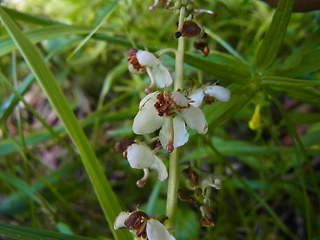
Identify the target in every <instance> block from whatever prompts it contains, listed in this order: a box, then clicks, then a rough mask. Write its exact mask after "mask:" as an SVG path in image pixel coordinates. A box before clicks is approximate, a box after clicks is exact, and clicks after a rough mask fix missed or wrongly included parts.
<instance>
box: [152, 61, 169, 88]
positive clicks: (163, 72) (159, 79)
mask: <svg viewBox="0 0 320 240" xmlns="http://www.w3.org/2000/svg"><path fill="white" fill-rule="evenodd" d="M151 71H152V73H153V75H154V77H155V80H156V83H157V86H158V87H159V88H164V87H169V86H170V85H171V84H172V78H171V75H170V73H169V71H168V69H167V68H166V67H165V66H163V65H162V64H160V65H159V66H156V67H153V68H152V70H151Z"/></svg>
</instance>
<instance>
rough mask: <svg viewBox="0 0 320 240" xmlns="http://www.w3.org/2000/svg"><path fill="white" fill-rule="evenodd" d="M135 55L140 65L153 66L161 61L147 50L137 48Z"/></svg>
mask: <svg viewBox="0 0 320 240" xmlns="http://www.w3.org/2000/svg"><path fill="white" fill-rule="evenodd" d="M136 57H137V59H138V61H139V63H140V65H141V66H146V67H155V66H157V65H159V64H160V63H161V62H160V60H159V59H158V58H156V57H155V56H154V55H153V54H152V53H150V52H147V51H142V50H139V51H138V52H137V53H136Z"/></svg>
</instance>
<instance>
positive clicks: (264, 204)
mask: <svg viewBox="0 0 320 240" xmlns="http://www.w3.org/2000/svg"><path fill="white" fill-rule="evenodd" d="M205 141H206V143H207V145H208V146H209V147H210V149H211V151H213V153H214V154H216V156H217V157H219V158H220V159H221V160H223V162H224V163H225V164H226V165H227V167H228V168H229V169H230V170H231V172H232V174H233V175H234V176H235V177H236V178H237V179H238V180H239V182H240V183H241V184H242V185H243V186H244V188H245V189H246V190H247V191H248V192H249V193H250V194H252V196H253V197H254V198H256V199H257V201H258V202H259V203H260V204H261V205H262V206H263V207H264V208H265V209H266V210H267V211H268V212H269V214H270V215H271V216H272V217H273V219H274V221H275V222H276V224H277V225H278V226H279V227H280V228H281V229H282V230H283V231H284V232H285V233H286V234H287V235H288V236H289V237H290V239H296V240H298V239H297V237H296V236H295V234H294V233H293V232H292V231H291V230H290V229H289V228H288V227H287V226H286V225H284V224H283V222H282V221H281V219H280V218H279V216H278V215H277V214H276V213H275V212H274V211H273V209H272V208H271V207H270V206H269V205H268V203H267V202H266V201H265V200H264V199H263V198H262V197H261V196H260V195H259V194H257V193H256V192H255V191H254V190H253V189H252V188H251V187H250V186H249V185H248V183H247V182H246V181H244V180H243V179H242V177H241V176H240V175H239V174H238V173H237V172H236V170H234V168H233V167H232V165H231V163H230V162H229V161H228V159H226V158H225V157H224V156H223V155H222V154H221V153H220V152H219V151H218V150H217V149H216V148H215V146H213V144H212V142H211V141H210V140H208V139H206V140H205Z"/></svg>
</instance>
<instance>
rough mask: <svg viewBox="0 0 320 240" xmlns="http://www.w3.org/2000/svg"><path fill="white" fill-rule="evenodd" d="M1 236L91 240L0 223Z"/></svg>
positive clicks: (26, 238) (53, 239)
mask: <svg viewBox="0 0 320 240" xmlns="http://www.w3.org/2000/svg"><path fill="white" fill-rule="evenodd" d="M1 235H3V236H7V237H11V238H13V239H17V240H21V239H23V240H35V239H41V240H93V239H92V238H87V237H79V236H71V235H67V234H62V233H57V232H52V231H45V230H42V229H36V228H29V227H18V226H14V225H9V224H3V223H0V236H1Z"/></svg>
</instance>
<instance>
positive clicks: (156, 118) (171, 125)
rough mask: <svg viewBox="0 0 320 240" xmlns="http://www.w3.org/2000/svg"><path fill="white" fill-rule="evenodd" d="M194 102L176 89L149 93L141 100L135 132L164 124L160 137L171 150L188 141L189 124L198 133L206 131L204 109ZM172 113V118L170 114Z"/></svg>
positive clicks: (134, 126) (148, 131) (138, 132)
mask: <svg viewBox="0 0 320 240" xmlns="http://www.w3.org/2000/svg"><path fill="white" fill-rule="evenodd" d="M191 102H192V101H191V100H189V99H188V98H186V97H185V96H184V95H183V94H181V93H180V92H177V91H175V92H171V93H168V94H163V93H161V92H158V91H157V92H154V93H151V94H148V95H147V96H146V97H145V98H144V99H142V100H141V102H140V105H139V112H138V114H137V115H136V117H135V119H134V121H133V131H134V133H136V134H148V133H151V132H154V131H155V130H157V129H159V128H160V127H161V126H162V129H161V130H160V133H159V138H160V142H161V145H162V146H163V147H165V148H166V149H167V151H168V152H171V151H172V150H173V148H174V147H180V146H182V145H184V144H185V143H186V142H187V141H188V138H189V134H188V132H187V130H186V124H187V125H188V126H189V127H190V128H191V129H194V130H196V131H197V132H198V133H200V134H205V133H206V132H207V130H208V125H207V121H206V119H205V116H204V115H203V113H202V111H201V109H199V108H197V107H195V106H193V105H191V104H190V103H191ZM171 115H172V116H173V118H171V117H169V116H171Z"/></svg>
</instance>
